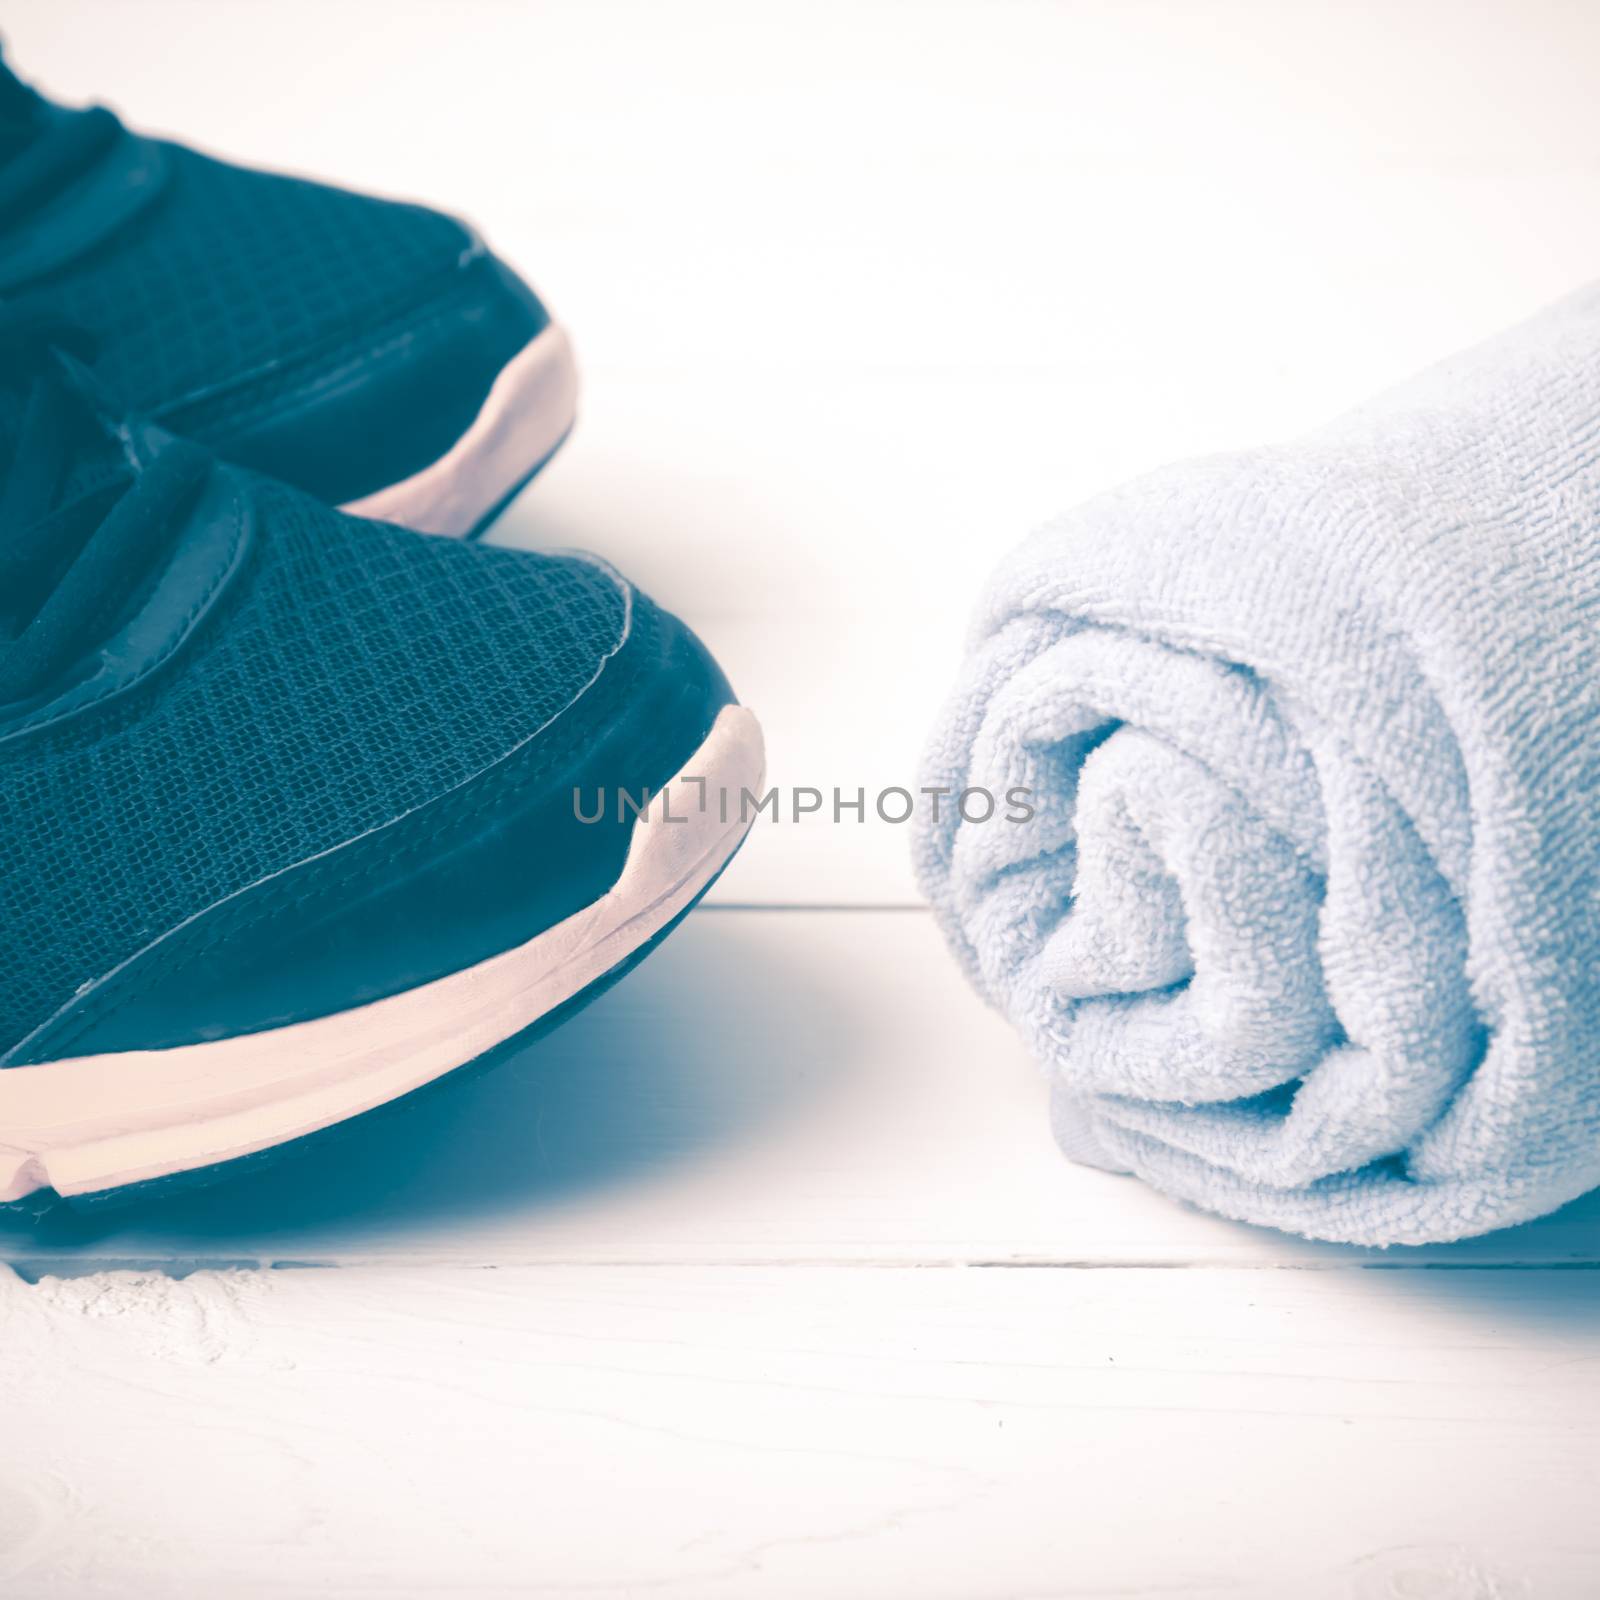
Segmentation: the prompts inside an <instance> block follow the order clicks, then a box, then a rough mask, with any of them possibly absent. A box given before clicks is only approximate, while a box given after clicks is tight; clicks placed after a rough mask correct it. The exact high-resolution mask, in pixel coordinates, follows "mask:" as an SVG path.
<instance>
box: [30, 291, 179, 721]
mask: <svg viewBox="0 0 1600 1600" xmlns="http://www.w3.org/2000/svg"><path fill="white" fill-rule="evenodd" d="M88 343H89V341H88V340H87V339H86V337H85V336H84V334H83V333H82V332H81V330H79V329H76V328H75V327H73V326H72V325H71V324H69V323H66V322H63V321H62V320H61V319H60V318H59V317H57V316H55V315H54V314H53V313H50V312H48V311H44V310H41V309H38V308H34V307H23V306H16V305H9V306H8V305H0V705H5V704H10V703H15V702H16V701H19V700H23V699H27V698H29V697H31V696H33V695H36V694H38V693H39V692H40V690H41V689H43V688H44V687H45V686H46V685H47V684H49V683H50V682H51V680H52V679H53V678H55V677H56V676H57V675H58V674H60V673H61V672H62V671H64V670H65V669H66V668H68V667H70V666H71V665H72V664H73V663H74V662H75V661H77V660H78V659H80V658H81V657H82V656H83V654H84V653H85V652H86V651H87V649H88V648H89V647H90V646H91V645H93V644H94V643H96V642H97V641H98V640H100V639H101V638H103V637H104V636H105V634H106V633H107V632H109V631H110V630H111V629H112V628H114V627H115V625H116V623H117V621H118V619H119V618H120V616H121V615H122V614H123V613H124V612H125V610H126V609H127V606H128V603H129V601H130V600H131V599H132V598H133V596H134V595H135V594H136V593H137V592H138V589H139V586H140V584H141V582H142V581H143V580H145V579H146V578H148V577H149V575H150V573H151V571H152V570H153V569H154V567H155V565H156V563H157V561H158V560H159V559H160V557H161V556H162V555H163V554H164V553H165V551H166V549H167V546H168V544H169V543H170V540H171V537H172V533H173V528H174V525H175V524H176V521H177V517H176V513H177V511H178V509H179V507H180V506H181V505H182V504H184V503H185V502H187V500H188V498H189V496H190V495H191V494H192V493H193V491H194V490H195V489H196V488H197V487H198V486H199V484H200V482H201V480H202V479H203V478H204V477H205V475H206V473H207V472H208V471H209V470H210V458H209V457H208V456H207V455H206V454H205V452H204V451H203V450H201V449H200V448H199V447H198V446H196V445H192V444H189V443H187V442H184V441H181V440H172V441H170V442H169V443H167V444H166V445H164V447H163V448H161V449H160V450H159V451H158V452H157V453H156V454H155V455H154V457H153V459H151V460H150V461H149V462H147V463H145V464H142V465H135V464H134V463H133V461H132V459H131V457H130V458H129V459H128V460H127V461H126V462H125V463H123V464H121V465H120V466H119V467H118V468H117V469H116V470H115V471H113V472H112V473H110V474H109V475H105V476H102V477H101V479H100V481H98V482H96V483H94V484H93V486H92V487H88V488H86V489H84V490H82V491H81V492H74V491H73V486H72V484H71V482H70V479H71V475H72V468H73V465H74V462H75V461H76V460H77V458H78V455H79V452H80V450H81V449H82V448H83V446H84V445H85V444H86V443H88V442H89V441H90V440H91V439H93V438H94V437H95V436H96V435H97V434H98V435H99V436H100V437H102V438H104V436H105V431H106V425H105V423H104V422H103V421H102V418H101V412H100V402H99V397H98V395H97V394H96V393H95V391H94V387H93V382H92V379H91V378H90V377H89V375H88V373H87V371H86V369H84V368H83V367H82V366H81V365H79V364H78V362H77V360H75V359H74V358H75V357H77V358H82V357H83V356H85V355H87V354H88V353H89V352H88ZM8 414H9V416H10V417H11V418H12V425H11V427H10V428H9V430H8V429H7V427H6V418H7V416H8ZM8 431H9V432H10V435H11V437H10V438H9V440H7V439H6V437H5V435H6V433H7V432H8ZM8 446H9V449H8V448H7V447H8Z"/></svg>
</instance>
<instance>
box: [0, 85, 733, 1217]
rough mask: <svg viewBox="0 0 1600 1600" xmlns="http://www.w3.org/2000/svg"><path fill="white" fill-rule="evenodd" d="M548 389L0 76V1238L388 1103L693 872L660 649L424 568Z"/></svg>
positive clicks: (437, 234) (412, 212)
mask: <svg viewBox="0 0 1600 1600" xmlns="http://www.w3.org/2000/svg"><path fill="white" fill-rule="evenodd" d="M575 397H576V378H575V373H574V368H573V364H572V356H571V352H570V349H569V347H568V344H567V341H566V338H565V336H564V334H563V333H562V330H561V329H560V328H559V327H558V326H557V325H556V324H555V323H554V322H552V320H551V319H550V317H549V315H548V313H547V312H546V311H545V308H544V307H543V306H542V305H541V304H540V302H539V300H538V299H537V298H536V297H535V296H534V294H533V293H532V292H531V291H530V290H529V289H528V288H527V287H526V286H525V285H524V284H523V283H522V282H521V281H520V279H519V278H518V277H517V276H516V274H514V273H513V272H512V271H510V270H509V269H508V268H507V267H506V266H505V265H504V264H503V263H501V262H500V261H498V260H496V258H495V257H494V256H493V255H491V254H490V253H489V252H488V250H487V249H485V247H484V245H483V244H482V242H481V241H480V240H479V239H478V238H477V237H476V235H474V234H473V233H472V232H471V231H469V230H468V229H467V228H465V227H463V226H462V225H461V224H460V223H458V222H456V221H454V220H452V219H451V218H449V217H445V216H441V215H439V214H437V213H435V212H432V211H428V210H425V209H422V208H420V207H416V206H410V205H401V204H395V203H391V202H386V201H379V200H373V199H369V198H366V197H363V196H360V195H355V194H349V193H345V192H342V191H339V190H336V189H333V188H329V187H326V186H323V185H319V184H314V183H308V182H303V181H300V180H296V179H291V178H285V177H278V176H273V175H269V174H265V173H261V172H254V171H249V170H246V169H243V168H240V167H236V166H230V165H228V164H226V163H223V162H220V161H215V160H211V159H208V158H207V157H205V156H202V155H200V154H198V153H196V152H194V151H191V150H188V149H185V148H183V147H182V146H179V145H176V144H171V143H165V142H161V141H158V140H153V139H147V138H142V137H140V136H138V135H137V134H136V133H133V132H130V131H129V130H128V129H126V128H125V127H123V126H122V124H121V123H120V122H119V121H118V120H117V119H116V117H114V116H113V115H112V114H111V113H110V112H108V111H106V110H103V109H93V110H87V111H84V110H70V109H66V108H63V107H60V106H57V105H54V104H52V103H50V102H49V101H47V100H45V99H44V98H42V97H41V96H39V95H38V94H36V93H35V92H34V91H32V90H31V89H30V88H28V87H27V86H26V85H24V84H23V83H22V82H21V81H20V80H19V79H18V78H16V77H15V76H14V75H13V74H12V73H11V72H10V71H9V70H7V68H6V66H5V64H4V63H3V62H0V841H3V845H0V850H3V855H0V1201H9V1200H16V1199H19V1198H21V1197H22V1196H24V1195H26V1194H28V1193H30V1192H32V1191H34V1190H36V1189H40V1188H45V1187H49V1188H53V1189H54V1190H56V1191H57V1192H58V1193H60V1194H62V1195H63V1196H66V1197H69V1198H72V1199H75V1200H76V1201H78V1202H79V1203H83V1202H92V1201H93V1200H95V1199H97V1198H99V1197H103V1196H107V1195H110V1194H115V1193H121V1194H126V1193H128V1192H130V1191H133V1190H138V1189H143V1188H146V1187H148V1186H151V1185H157V1186H163V1185H169V1184H173V1183H179V1182H185V1181H192V1180H193V1179H194V1178H196V1177H197V1176H209V1175H211V1174H213V1173H215V1172H216V1171H218V1170H219V1169H223V1168H225V1167H226V1166H227V1165H228V1164H231V1163H236V1162H238V1161H240V1160H242V1159H245V1158H249V1157H252V1156H254V1155H256V1154H257V1153H259V1152H264V1151H269V1150H273V1149H275V1148H278V1147H280V1146H282V1145H284V1144H286V1143H288V1142H291V1141H297V1140H300V1139H302V1138H304V1137H306V1136H308V1135H311V1134H313V1133H316V1132H317V1131H319V1130H322V1129H326V1128H329V1127H330V1126H332V1125H334V1124H338V1123H341V1122H343V1121H345V1120H347V1119H349V1118H351V1117H353V1116H356V1115H359V1114H361V1113H363V1112H365V1111H368V1110H370V1109H372V1108H373V1107H376V1106H378V1105H380V1104H383V1103H385V1102H387V1101H390V1100H393V1099H395V1098H396V1097H398V1096H400V1095H402V1094H405V1093H407V1092H409V1091H410V1090H412V1089H415V1088H418V1087H420V1086H421V1085H423V1084H425V1083H428V1082H430V1081H432V1080H434V1079H437V1078H439V1077H441V1076H442V1075H444V1074H445V1073H448V1072H450V1071H451V1070H453V1069H455V1068H457V1067H460V1066H462V1065H464V1064H465V1063H467V1062H469V1061H472V1060H474V1059H476V1058H478V1057H480V1056H482V1055H484V1054H485V1053H486V1052H488V1051H490V1050H492V1049H493V1048H494V1047H496V1046H497V1045H499V1044H501V1043H502V1042H504V1041H505V1040H507V1039H509V1038H511V1037H513V1036H514V1035H520V1034H523V1033H524V1032H525V1031H526V1030H529V1029H531V1028H534V1027H542V1026H548V1025H549V1024H550V1023H551V1021H552V1020H554V1019H557V1018H559V1017H560V1016H562V1015H564V1014H565V1013H566V1012H568V1011H569V1010H571V1009H572V1008H573V1007H575V1006H576V1005H578V1004H580V1003H581V1002H582V1001H583V999H585V998H586V997H588V996H590V995H592V994H594V993H595V992H597V990H598V989H599V988H601V987H603V986H604V985H605V984H606V983H607V982H608V981H610V980H611V979H613V978H614V977H615V976H616V975H618V973H619V972H620V971H622V970H624V969H625V968H626V967H627V966H628V965H630V964H631V963H632V962H633V961H635V960H637V959H638V958H639V956H640V955H641V954H643V953H644V952H645V951H646V950H647V949H648V948H649V947H650V946H651V945H652V944H653V942H654V941H656V940H658V939H659V938H661V937H662V936H663V934H664V933H666V932H667V931H668V930H669V929H670V928H671V926H672V925H673V924H674V922H675V921H676V920H677V919H678V918H680V917H681V916H682V915H683V914H684V913H685V912H686V911H687V910H688V908H689V907H690V906H691V905H692V904H693V903H694V901H695V900H696V899H697V898H698V896H699V895H700V894H702V893H703V892H704V891H705V889H706V888H707V887H708V886H709V885H710V883H711V882H712V881H713V880H714V879H715V877H716V876H717V874H718V873H719V872H720V871H721V870H722V868H723V867H724V866H725V865H726V863H727V861H728V860H729V858H730V857H731V855H732V854H733V852H734V850H735V849H736V848H737V847H738V845H739V843H740V841H741V839H742V837H743V834H744V831H745V827H746V825H747V817H746V815H745V807H744V806H743V805H742V804H741V803H740V801H739V797H740V795H741V791H742V790H744V789H745V788H751V789H754V788H756V787H757V786H758V785H759V782H760V776H761V765H762V754H761V736H760V731H759V728H758V727H757V724H756V722H755V719H754V718H753V717H752V716H751V714H750V713H749V712H748V711H747V710H745V709H743V708H742V707H740V706H739V705H738V704H737V703H736V701H735V700H734V696H733V694H732V692H731V690H730V689H729V686H728V684H727V681H726V679H725V678H724V677H723V675H722V673H721V672H720V671H719V670H718V668H717V666H716V663H715V662H714V661H713V660H712V659H711V657H710V656H709V655H708V654H707V652H706V650H705V649H704V647H703V646H702V645H701V644H700V643H699V641H698V640H697V639H696V638H695V637H694V635H693V634H692V633H691V632H690V631H689V630H688V629H687V628H686V627H684V625H683V624H682V623H680V622H678V621H677V620H676V619H674V618H673V617H671V616H670V615H668V614H667V613H665V612H663V611H661V610H660V609H658V608H657V607H655V606H654V605H652V604H651V603H650V601H649V600H648V599H646V598H645V597H644V596H643V595H642V594H640V593H639V592H638V591H637V590H636V589H634V588H632V587H631V586H630V585H629V584H628V583H627V582H626V580H625V579H623V578H622V577H621V576H619V575H618V574H617V573H616V572H615V571H613V570H612V569H611V568H610V567H608V566H606V565H605V564H604V563H603V562H601V561H599V560H596V559H593V558H588V557H584V556H579V555H566V554H561V555H546V554H534V553H529V552H523V551H515V550H507V549H498V548H491V547H488V546H484V545H481V544H477V543H474V542H472V540H471V537H470V536H471V535H473V534H475V533H477V532H479V531H480V530H481V529H482V528H483V526H484V525H485V524H486V523H487V521H488V520H489V519H491V518H492V517H493V515H494V514H495V512H496V511H497V510H498V509H499V508H500V507H501V506H502V505H503V504H504V503H505V502H506V500H507V499H508V498H509V497H510V496H511V495H512V494H513V493H514V492H515V491H516V490H517V489H518V488H519V487H520V486H521V485H522V484H523V483H524V482H525V481H526V480H527V479H528V478H529V477H531V476H532V475H533V474H534V473H535V472H536V471H537V470H538V469H539V467H540V466H541V465H542V464H543V463H544V461H545V460H546V459H547V458H548V457H549V456H550V455H551V453H552V452H553V451H554V450H555V449H556V448H557V446H558V445H559V444H560V443H561V440H562V438H563V437H564V436H565V434H566V432H567V430H568V428H569V427H570V426H571V423H572V418H573V410H574V404H575ZM675 780H676V781H675ZM663 791H666V793H665V794H663ZM646 795H649V796H654V797H656V798H655V799H654V800H652V801H651V802H650V804H649V807H648V808H647V809H645V810H644V814H643V815H640V814H639V813H640V807H641V804H642V800H643V798H644V797H645V796H646ZM730 795H732V796H733V797H734V803H733V804H732V805H731V806H730V804H729V802H728V797H729V796H730ZM667 816H670V817H671V818H672V819H673V820H672V821H671V822H670V823H669V822H668V821H667V820H666V817H667Z"/></svg>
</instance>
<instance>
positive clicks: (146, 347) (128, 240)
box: [0, 61, 577, 535]
mask: <svg viewBox="0 0 1600 1600" xmlns="http://www.w3.org/2000/svg"><path fill="white" fill-rule="evenodd" d="M0 301H5V302H12V303H15V302H21V303H23V304H25V305H28V306H33V307H39V308H42V309H44V310H46V311H50V312H54V313H56V314H58V315H60V316H63V317H66V318H69V319H70V320H71V321H72V322H73V323H75V324H76V325H78V326H80V327H83V328H85V329H87V330H88V331H89V332H90V333H92V334H93V335H94V336H95V341H96V343H95V369H96V371H97V373H98V374H99V376H100V377H101V378H102V379H103V380H104V382H105V384H106V386H107V388H108V390H109V391H110V393H111V394H112V395H114V396H115V397H116V399H117V401H118V402H119V403H120V405H121V406H122V407H123V409H124V410H125V411H126V412H127V413H129V414H137V415H140V416H145V417H149V418H150V419H152V420H153V421H155V422H157V423H159V424H160V425H161V426H162V427H163V428H165V429H166V430H167V431H168V432H171V433H175V434H179V435H181V436H183V437H186V438H190V439H195V440H198V441H200V442H201V443H203V444H205V445H207V446H208V447H209V448H210V449H211V450H212V451H213V452H214V453H215V454H217V455H220V456H222V457H225V458H226V459H227V460H229V461H232V462H236V463H238V464H240V465H243V466H247V467H251V468H253V469H255V470H257V471H260V472H264V473H267V474H270V475H271V476H273V477H276V478H279V479H281V480H282V481H283V482H285V483H288V484H290V485H292V486H293V487H295V488H298V489H302V490H305V491H306V492H307V493H310V494H314V495H316V496H317V497H318V498H319V499H323V500H326V501H328V502H329V503H330V504H332V505H343V506H345V508H346V509H348V510H350V511H353V512H355V513H357V514H358V515H362V516H369V517H382V518H383V519H384V520H386V521H390V522H398V523H401V524H403V525H404V526H406V527H411V528H416V529H420V530H422V531H423V532H428V533H443V534H458V535H459V534H467V533H472V532H475V531H477V530H478V529H480V528H481V527H482V526H483V525H484V524H485V523H486V522H487V521H488V520H489V519H490V518H492V517H493V515H494V514H495V513H496V511H498V510H499V508H500V507H501V506H502V505H503V504H504V503H505V502H506V501H507V500H508V499H509V498H510V497H511V495H513V494H514V493H515V492H516V490H517V489H518V488H519V487H520V486H521V485H522V484H523V483H524V482H526V480H527V479H528V478H529V477H531V476H532V475H533V473H534V472H536V471H537V470H538V468H539V467H540V466H541V465H543V463H544V462H545V461H546V460H547V459H548V458H549V456H550V455H551V454H552V453H553V452H554V451H555V449H556V447H557V446H558V445H559V444H560V443H561V441H562V439H563V438H564V437H565V436H566V433H567V431H568V429H569V428H570V427H571V426H572V420H573V415H574V411H575V407H576V398H577V375H576V370H575V368H574V366H573V361H572V351H571V347H570V346H569V344H568V342H567V338H566V335H565V334H564V333H563V332H562V330H561V329H560V328H559V327H558V326H556V325H555V324H554V323H553V322H552V321H551V320H550V317H549V315H548V313H547V312H546V311H545V308H544V307H543V306H542V305H541V304H540V302H539V300H538V299H537V298H536V297H535V295H534V294H533V293H532V291H531V290H529V289H528V287H527V286H526V285H525V284H523V283H522V282H521V280H520V279H518V278H517V277H516V275H515V274H514V273H512V272H511V271H509V270H508V269H507V268H506V267H505V266H504V265H502V263H500V262H499V261H497V260H496V259H495V258H494V256H492V255H491V254H490V253H489V252H488V250H487V249H486V248H485V247H484V245H483V243H482V241H481V240H479V239H478V238H477V236H476V235H475V234H473V233H472V232H471V231H470V230H469V229H467V228H466V227H464V226H463V225H462V224H461V223H459V222H456V221H454V220H453V219H452V218H450V217H445V216H441V215H439V214H438V213H437V212H434V211H428V210H425V209H423V208H422V207H420V206H413V205H401V204H396V203H394V202H390V201H384V200H374V199H370V198H368V197H367V196H365V195H357V194H349V193H346V192H345V191H343V190H339V189H334V188H330V187H328V186H327V185H325V184H318V183H308V182H305V181H303V180H300V179H297V178H288V177H279V176H275V175H272V174H269V173H264V172H253V171H250V170H248V169H246V168H243V167H236V166H230V165H229V164H228V163H226V162H222V161H214V160H212V159H211V158H209V157H207V156H203V155H200V154H198V153H197V152H195V151H193V150H188V149H185V148H184V147H183V146H181V145H177V144H170V143H166V142H164V141H161V140H157V139H147V138H143V137H141V136H139V135H138V134H136V133H132V132H130V131H129V130H128V129H126V128H124V127H123V126H122V124H121V123H120V122H119V121H118V120H117V118H116V117H115V116H113V115H112V113H111V112H109V111H107V110H105V109H104V108H101V107H96V108H94V109H91V110H69V109H66V108H64V107H61V106H57V105H54V104H52V103H50V102H49V101H47V100H45V99H43V98H42V97H41V96H40V95H38V94H37V93H35V92H34V91H33V90H32V89H30V88H28V87H27V86H26V85H25V84H23V83H22V82H21V81H20V80H19V79H18V78H17V77H16V76H15V74H13V73H12V72H11V71H9V70H8V69H7V67H6V66H5V63H4V62H3V61H0Z"/></svg>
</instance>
